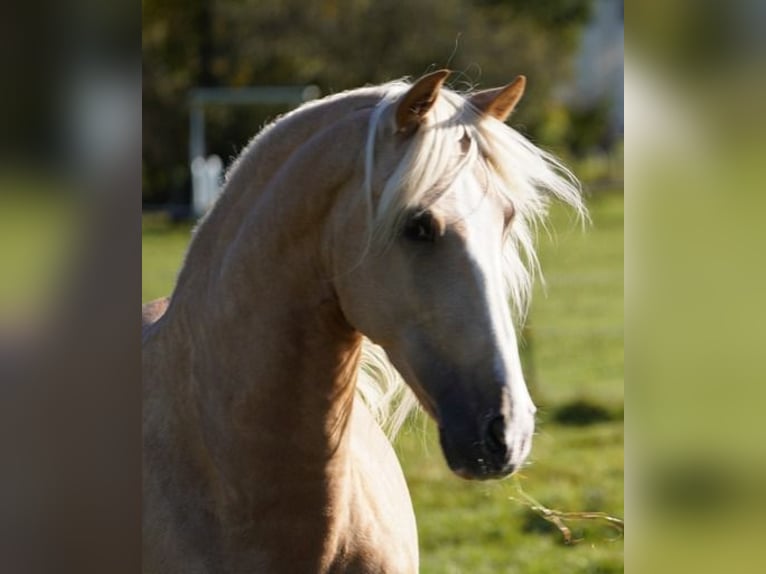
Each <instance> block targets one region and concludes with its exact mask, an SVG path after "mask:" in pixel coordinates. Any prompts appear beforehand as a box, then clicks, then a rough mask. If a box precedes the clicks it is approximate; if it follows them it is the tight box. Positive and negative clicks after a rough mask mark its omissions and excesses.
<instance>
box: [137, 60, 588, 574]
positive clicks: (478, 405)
mask: <svg viewBox="0 0 766 574" xmlns="http://www.w3.org/2000/svg"><path fill="white" fill-rule="evenodd" d="M447 75H448V72H446V71H438V72H434V73H432V74H429V75H427V76H424V77H423V78H421V79H420V80H418V81H417V82H416V83H414V84H413V85H409V84H407V83H404V82H394V83H390V84H386V85H382V86H376V87H368V88H362V89H358V90H353V91H349V92H345V93H341V94H337V95H334V96H331V97H328V98H325V99H323V100H320V101H318V102H314V103H309V104H306V105H304V106H302V107H301V108H299V109H297V110H296V111H294V112H292V113H290V114H288V115H286V116H285V117H283V118H281V119H279V120H277V121H276V122H275V123H273V124H272V125H271V126H269V127H268V128H266V129H265V130H263V131H262V133H261V134H260V135H258V136H257V137H256V138H255V139H254V140H253V141H252V142H251V143H250V144H249V145H248V147H247V148H246V149H245V151H244V152H243V153H242V154H241V156H240V157H239V159H238V160H237V161H236V163H235V164H234V166H233V167H232V169H231V170H230V172H229V174H228V177H227V182H226V184H225V189H224V191H223V194H222V196H221V198H220V199H219V201H218V202H217V204H216V205H215V207H214V209H213V210H212V211H211V213H210V214H209V215H208V216H207V217H206V218H205V219H204V221H203V222H202V223H201V224H200V226H199V228H198V229H197V231H196V233H195V235H194V239H193V241H192V243H191V247H190V248H189V251H188V254H187V256H186V260H185V262H184V265H183V268H182V269H181V271H180V274H179V277H178V282H177V285H176V287H175V290H174V291H173V294H172V297H171V299H170V302H169V303H167V301H158V302H154V303H151V304H149V305H148V306H147V307H145V309H144V313H143V317H144V325H145V326H144V338H143V341H144V343H143V347H144V352H143V355H144V363H143V364H144V393H145V395H144V397H145V398H144V501H145V503H144V571H145V572H147V573H149V572H151V573H162V574H168V573H181V572H183V573H187V574H188V573H202V572H206V573H209V572H227V573H228V572H231V573H251V572H267V573H272V572H299V573H306V572H312V573H313V572H385V573H399V572H416V571H417V569H418V546H417V532H416V528H415V518H414V515H413V510H412V504H411V501H410V498H409V493H408V491H407V486H406V483H405V481H404V477H403V475H402V471H401V468H400V466H399V463H398V461H397V459H396V456H395V454H394V451H393V449H392V448H391V444H390V443H389V441H388V439H387V438H386V435H385V434H384V433H383V432H382V431H381V427H380V426H379V423H380V422H381V421H380V420H376V418H375V417H374V416H373V414H371V413H378V414H381V412H380V411H385V409H381V408H380V401H381V400H386V399H387V398H390V397H391V396H392V393H386V394H384V395H383V396H379V397H377V398H376V397H374V396H372V395H371V393H369V392H366V393H362V394H365V395H366V396H367V398H368V402H369V403H370V404H367V403H365V402H364V401H362V400H361V399H359V398H358V397H359V394H360V393H359V392H358V391H369V380H368V379H367V378H360V377H359V373H360V372H363V371H366V372H367V373H369V372H371V371H381V370H385V369H381V368H380V365H381V364H382V355H380V354H378V355H373V359H376V361H374V362H372V363H370V364H371V367H370V368H368V369H364V368H361V370H360V367H361V363H362V359H363V347H364V346H365V345H367V343H366V342H365V341H366V340H367V339H369V340H371V341H373V342H374V343H376V344H378V345H380V347H382V349H384V350H385V353H386V354H387V356H388V357H389V358H390V360H391V363H392V364H393V365H394V366H395V368H396V370H397V371H398V372H399V373H401V375H402V378H403V379H404V381H405V382H406V385H407V386H408V387H409V388H410V389H411V390H412V391H414V394H415V395H416V396H417V399H418V400H419V402H420V404H421V405H422V407H423V408H424V409H425V410H426V411H427V412H428V413H429V414H430V415H431V417H433V419H434V420H435V421H436V423H437V425H438V428H439V434H440V438H441V444H442V449H443V452H444V455H445V457H446V460H447V463H448V464H449V466H450V468H451V469H452V470H453V471H454V472H455V473H457V474H458V475H460V476H462V477H465V478H478V479H485V478H496V477H502V476H505V475H508V474H509V473H511V472H512V471H513V470H514V469H516V468H518V467H519V465H521V464H522V463H523V462H524V460H525V458H526V457H527V455H528V453H529V450H530V446H531V438H532V433H533V429H534V412H535V407H534V406H533V404H532V401H531V399H530V397H529V394H528V392H527V390H526V386H525V383H524V378H523V375H522V372H521V368H520V362H519V356H518V350H517V345H516V336H515V333H514V324H513V322H512V320H511V313H512V312H513V314H514V315H516V318H517V319H520V318H521V317H522V315H523V311H524V306H525V301H526V299H527V295H528V294H529V290H530V283H531V277H532V276H533V272H534V269H535V267H536V260H535V257H534V251H533V246H532V242H531V239H532V227H533V226H534V223H535V222H536V221H537V220H539V219H540V218H541V216H543V215H544V212H545V210H546V206H547V202H548V198H549V197H550V196H554V197H558V198H560V199H562V200H564V201H565V202H568V203H569V204H571V205H573V206H574V207H575V208H576V209H578V210H580V211H582V209H583V207H582V204H581V200H580V195H579V191H578V188H577V186H576V184H575V183H574V179H573V178H572V176H571V174H569V172H568V171H566V170H565V169H564V168H562V167H561V165H560V164H559V163H557V162H556V160H554V159H553V158H552V157H550V156H549V155H547V154H546V153H544V152H542V151H541V150H539V149H537V148H535V147H534V146H533V145H532V144H530V143H529V142H528V141H527V140H526V139H524V138H523V137H522V136H521V135H519V134H518V133H517V132H515V131H513V130H512V129H511V128H509V127H507V126H506V125H505V124H504V123H503V121H504V120H505V119H506V118H507V117H508V115H509V114H510V113H511V111H512V110H513V108H514V106H515V105H516V103H517V101H518V100H519V98H520V97H521V94H522V92H523V88H524V82H525V80H524V78H523V77H519V78H517V79H516V81H514V82H513V83H512V84H510V85H508V86H506V87H503V88H498V89H494V90H488V91H484V92H478V93H475V94H473V95H469V96H465V97H464V96H461V95H459V94H457V93H455V92H453V91H450V90H449V89H447V88H445V87H443V83H444V80H445V79H446V77H447ZM509 300H510V301H511V303H512V306H511V308H509V306H508V301H509ZM370 348H372V347H370ZM358 379H359V383H358ZM357 383H358V384H357ZM357 387H364V388H357ZM395 403H396V404H406V401H405V402H404V403H402V401H401V400H400V399H395ZM370 407H372V408H370ZM382 414H383V415H385V413H382Z"/></svg>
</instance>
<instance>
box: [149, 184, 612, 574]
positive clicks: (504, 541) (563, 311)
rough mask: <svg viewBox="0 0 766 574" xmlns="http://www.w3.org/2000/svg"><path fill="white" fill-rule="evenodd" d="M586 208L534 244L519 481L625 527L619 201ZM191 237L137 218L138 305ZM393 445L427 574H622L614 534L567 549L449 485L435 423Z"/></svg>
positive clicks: (481, 491) (583, 530)
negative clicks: (527, 405)
mask: <svg viewBox="0 0 766 574" xmlns="http://www.w3.org/2000/svg"><path fill="white" fill-rule="evenodd" d="M589 208H590V210H591V215H592V218H593V225H592V226H590V227H587V228H585V229H584V230H583V229H581V227H580V226H579V224H577V223H576V222H574V221H572V220H571V216H570V213H569V212H568V211H566V210H564V209H562V208H554V209H553V211H552V221H551V225H550V227H551V229H552V230H553V237H552V238H549V237H547V236H546V235H545V233H541V236H540V243H539V252H540V258H541V261H542V265H543V269H544V271H545V276H546V279H547V295H546V294H544V293H543V291H542V289H540V288H538V290H537V292H536V294H535V299H534V302H533V306H532V310H531V312H530V317H529V321H528V328H527V329H526V330H525V337H524V348H523V358H524V362H525V365H526V372H527V376H528V378H529V380H530V387H531V392H532V394H533V396H534V398H535V402H536V403H537V404H538V406H539V407H540V416H539V419H540V421H539V423H538V433H537V436H536V437H535V445H534V449H533V454H532V463H531V464H530V465H529V466H528V467H526V468H525V469H523V471H522V472H521V477H520V480H521V484H522V485H523V488H524V490H525V491H526V492H528V493H529V494H530V495H532V496H533V497H534V498H536V499H537V500H538V501H540V502H541V503H543V504H544V505H546V506H548V507H552V508H555V509H558V510H563V511H604V512H608V513H610V514H613V515H615V516H619V517H622V515H623V421H622V412H623V331H622V328H623V272H622V270H623V196H622V194H621V193H601V194H599V195H597V196H595V197H592V198H591V199H590V200H589ZM189 235H190V227H189V226H171V225H169V224H168V223H167V222H166V221H164V220H163V219H162V218H158V217H145V219H144V228H143V291H142V296H143V300H144V301H149V300H151V299H154V298H156V297H159V296H163V295H167V294H169V293H170V291H171V288H172V285H173V281H174V278H175V275H176V273H177V271H178V267H179V265H180V263H181V260H182V257H183V253H184V250H185V248H186V245H187V243H188V239H189ZM593 413H596V414H597V415H598V416H595V415H594V414H593ZM564 415H567V416H564ZM578 417H579V418H578ZM557 420H564V421H574V422H576V423H578V424H561V423H559V422H556V421H557ZM395 446H396V449H397V451H398V453H399V456H400V459H401V461H402V465H403V467H404V471H405V474H406V476H407V481H408V484H409V486H410V491H411V494H412V499H413V504H414V506H415V512H416V516H417V520H418V531H419V535H420V548H421V572H423V573H424V574H429V573H433V574H449V573H466V574H482V573H487V574H490V573H491V574H498V573H505V572H508V573H514V572H520V573H521V572H523V573H525V574H534V573H540V574H543V573H545V574H549V573H557V572H566V573H594V574H595V573H615V572H622V571H623V540H622V539H621V538H620V537H619V536H618V535H617V534H616V533H615V531H614V530H612V529H610V528H608V527H606V526H604V525H603V524H601V523H595V522H585V523H580V524H578V523H574V522H572V523H570V526H571V527H572V532H573V535H574V538H576V539H581V541H580V542H578V543H576V544H572V545H566V544H564V543H563V537H562V535H561V533H560V532H558V530H556V528H555V527H553V526H552V525H551V524H550V523H548V522H546V521H545V520H543V519H541V518H540V517H539V516H538V515H537V514H536V513H534V512H532V511H531V510H530V509H529V508H528V507H527V506H525V505H524V504H521V503H520V502H518V501H516V500H513V499H512V498H513V497H518V493H517V492H516V491H515V488H514V483H513V480H505V481H500V482H487V483H477V482H467V481H464V480H461V479H459V478H457V477H455V476H454V475H452V474H451V473H450V472H449V470H448V469H447V467H446V464H445V462H444V459H443V457H442V454H441V452H440V448H439V445H438V439H437V437H436V435H435V432H434V428H433V424H432V423H430V422H428V421H425V420H423V418H422V416H421V417H420V418H416V419H415V420H413V421H411V422H410V423H409V424H408V425H407V426H406V427H405V429H404V430H403V431H402V432H401V434H400V435H399V437H398V439H397V441H396V445H395Z"/></svg>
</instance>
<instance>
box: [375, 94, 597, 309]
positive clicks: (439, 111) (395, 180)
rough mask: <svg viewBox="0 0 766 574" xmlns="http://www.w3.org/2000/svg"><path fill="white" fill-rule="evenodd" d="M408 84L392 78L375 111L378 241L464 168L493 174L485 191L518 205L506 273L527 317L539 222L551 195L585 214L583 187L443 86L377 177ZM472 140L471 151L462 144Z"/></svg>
mask: <svg viewBox="0 0 766 574" xmlns="http://www.w3.org/2000/svg"><path fill="white" fill-rule="evenodd" d="M408 87H409V84H407V83H405V82H401V81H398V82H392V83H390V84H387V85H386V86H385V88H386V93H385V94H384V96H383V97H382V99H381V100H380V102H379V103H378V105H377V106H376V109H375V110H374V111H373V113H372V114H371V116H370V123H369V128H368V130H369V131H368V136H367V143H366V149H365V178H364V181H365V185H364V190H363V191H364V198H365V201H366V202H367V204H368V213H369V217H370V228H371V233H370V239H371V242H372V243H385V242H387V241H390V240H391V239H392V238H393V237H394V236H395V235H396V233H397V231H398V229H399V227H400V225H401V223H402V219H403V217H404V215H405V214H406V213H408V211H409V210H410V209H411V208H412V207H414V206H417V205H420V204H422V203H423V202H427V201H428V197H429V194H432V195H433V191H434V189H440V190H445V189H447V188H449V186H450V184H451V183H452V182H454V181H455V180H456V179H457V178H458V176H459V175H460V174H461V173H462V172H463V171H464V170H466V169H470V168H472V167H476V166H477V165H478V167H479V169H480V170H481V171H483V172H484V173H486V174H487V189H488V191H489V192H491V193H495V194H497V196H498V197H500V199H501V200H503V201H504V202H507V203H508V204H510V205H511V206H512V207H513V211H514V213H515V215H514V218H513V222H512V224H511V225H510V226H509V227H508V229H507V230H506V234H505V242H504V245H503V254H504V261H505V265H504V269H503V272H504V276H505V282H506V289H507V291H508V296H509V298H510V300H511V302H512V304H513V307H514V311H515V314H514V316H515V318H516V319H517V321H519V322H521V321H523V319H524V317H525V315H526V312H527V308H528V304H529V300H530V295H531V291H532V285H533V281H534V278H535V277H536V276H538V275H539V276H540V278H541V279H542V275H541V273H540V267H539V262H538V259H537V255H536V251H535V247H534V235H535V231H536V229H537V227H538V226H539V225H540V224H542V225H544V224H545V216H546V215H547V211H548V206H549V203H550V199H551V198H556V199H559V200H561V201H563V202H564V203H566V204H568V205H570V206H571V207H573V208H574V210H575V212H576V213H577V215H578V216H579V217H580V219H581V220H585V219H587V212H586V209H585V206H584V204H583V201H582V195H581V189H580V185H579V183H578V181H577V179H576V178H575V176H574V175H573V174H572V172H571V171H570V170H569V169H567V168H566V167H565V166H564V165H562V164H561V162H559V161H558V160H557V159H556V158H554V157H553V156H552V155H551V154H549V153H547V152H546V151H544V150H542V149H540V148H538V147H536V146H535V145H534V144H532V143H531V142H530V141H529V140H528V139H527V138H525V137H524V136H523V135H521V134H520V133H519V132H517V131H516V130H514V129H513V128H511V127H509V126H508V125H506V124H504V123H502V122H500V121H497V120H495V119H494V118H491V117H484V116H483V115H482V114H481V112H480V111H479V110H478V109H477V108H475V107H474V106H473V105H472V104H471V102H470V94H465V95H463V94H460V93H457V92H454V91H452V90H449V89H447V88H442V89H441V90H440V92H439V97H438V98H437V100H436V102H435V104H434V105H433V107H432V108H431V110H430V111H429V113H428V114H427V115H426V117H425V118H424V122H423V124H422V125H421V126H420V128H419V129H418V130H417V131H416V132H415V133H414V134H413V135H412V137H411V141H410V143H409V145H408V146H407V148H406V151H405V152H404V153H403V154H402V156H401V158H400V159H399V161H398V164H397V165H396V168H395V169H394V170H393V172H392V173H391V174H390V175H389V176H388V177H387V178H385V180H384V181H381V182H375V181H374V173H375V170H374V167H375V160H376V152H377V148H378V147H379V146H378V145H377V144H378V143H379V141H380V139H381V138H382V137H385V136H386V134H389V135H390V134H392V133H393V132H394V131H395V125H394V124H393V122H394V119H393V118H394V111H395V108H396V105H397V104H398V101H399V98H400V96H401V95H402V94H404V93H405V92H406V90H407V89H408ZM465 138H467V140H468V142H467V144H468V145H467V149H463V150H462V154H461V146H460V145H459V144H458V142H461V141H464V140H465Z"/></svg>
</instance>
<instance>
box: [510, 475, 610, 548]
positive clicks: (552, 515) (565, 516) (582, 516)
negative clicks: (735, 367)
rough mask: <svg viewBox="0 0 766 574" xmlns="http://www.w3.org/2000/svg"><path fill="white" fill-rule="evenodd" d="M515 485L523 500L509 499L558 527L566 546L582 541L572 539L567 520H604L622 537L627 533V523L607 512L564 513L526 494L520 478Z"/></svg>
mask: <svg viewBox="0 0 766 574" xmlns="http://www.w3.org/2000/svg"><path fill="white" fill-rule="evenodd" d="M514 485H515V487H516V492H518V494H519V495H520V496H521V498H516V497H514V496H510V497H509V499H510V500H513V501H516V502H519V503H521V504H523V505H525V506H527V507H529V508H531V509H532V510H533V511H534V512H536V513H537V514H538V515H540V516H541V517H542V518H543V519H545V520H547V521H548V522H550V523H551V524H553V525H554V526H556V528H558V529H559V531H560V532H561V535H562V536H563V537H564V542H565V543H566V544H576V543H577V542H580V541H581V540H582V539H573V538H572V531H571V530H570V528H569V527H568V526H567V525H566V523H565V521H566V520H602V521H604V522H606V523H607V524H608V525H609V526H611V527H612V528H614V529H615V530H617V531H618V532H619V533H620V534H621V535H622V534H624V533H625V522H624V521H623V520H622V519H621V518H616V517H614V516H610V515H609V514H607V513H605V512H564V511H561V510H554V509H552V508H548V507H547V506H545V505H543V504H540V502H538V501H537V500H535V499H534V498H533V497H532V496H530V495H529V494H527V493H526V492H524V489H523V488H522V487H521V482H520V481H519V477H518V476H515V477H514Z"/></svg>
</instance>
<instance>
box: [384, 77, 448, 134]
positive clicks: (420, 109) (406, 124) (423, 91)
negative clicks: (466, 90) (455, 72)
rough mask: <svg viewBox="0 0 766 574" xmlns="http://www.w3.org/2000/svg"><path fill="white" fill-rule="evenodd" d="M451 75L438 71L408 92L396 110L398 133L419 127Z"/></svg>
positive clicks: (415, 84)
mask: <svg viewBox="0 0 766 574" xmlns="http://www.w3.org/2000/svg"><path fill="white" fill-rule="evenodd" d="M449 75H450V71H449V70H438V71H436V72H431V73H430V74H426V75H425V76H423V77H422V78H420V79H419V80H418V81H417V82H415V83H414V84H413V86H412V87H411V88H410V89H409V90H408V91H407V93H406V94H404V96H403V97H402V99H401V101H400V102H399V106H398V107H397V108H396V127H397V130H398V131H409V130H410V129H412V128H415V127H417V126H418V125H419V124H420V123H421V122H422V121H423V118H425V117H426V114H427V113H428V111H429V110H430V109H431V107H433V105H434V102H436V97H437V96H438V95H439V90H440V89H441V87H442V84H444V81H445V80H446V79H447V76H449Z"/></svg>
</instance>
